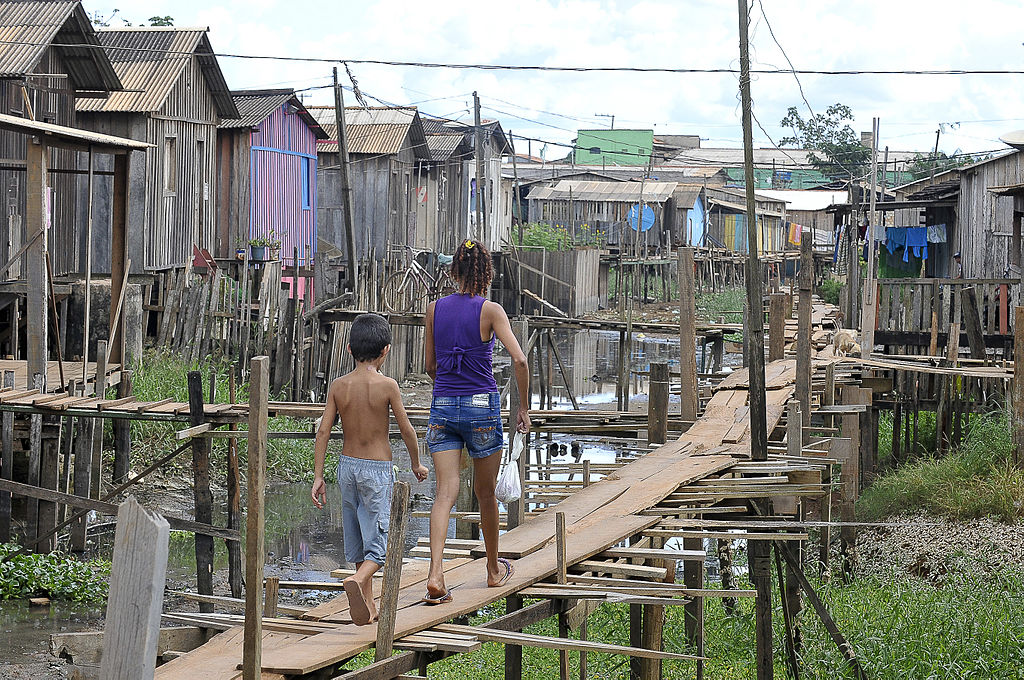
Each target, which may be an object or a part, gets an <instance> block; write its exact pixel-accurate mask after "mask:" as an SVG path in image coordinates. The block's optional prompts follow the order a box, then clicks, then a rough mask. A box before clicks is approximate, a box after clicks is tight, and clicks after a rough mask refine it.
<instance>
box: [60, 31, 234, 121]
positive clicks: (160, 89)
mask: <svg viewBox="0 0 1024 680" xmlns="http://www.w3.org/2000/svg"><path fill="white" fill-rule="evenodd" d="M97 35H98V36H99V39H100V42H101V43H102V45H103V49H104V50H105V51H106V53H107V55H108V56H109V57H110V61H111V62H112V63H113V64H114V70H115V71H116V72H117V75H118V76H119V77H120V79H121V82H122V83H123V84H124V87H125V90H126V91H125V92H118V93H114V94H111V95H110V96H109V97H107V98H106V99H91V100H89V99H81V100H79V101H78V102H76V108H77V109H78V110H79V111H106V112H131V113H152V112H155V111H158V110H160V108H161V107H162V106H163V104H164V102H165V101H166V100H167V97H168V95H170V93H171V90H172V89H173V88H174V86H175V85H176V84H177V82H178V79H179V78H180V77H181V74H182V73H183V72H184V70H185V67H186V66H188V64H189V60H190V59H192V58H193V57H195V58H197V59H198V60H199V65H200V67H201V68H202V70H203V76H204V79H205V80H206V85H207V87H209V88H210V94H211V95H212V96H213V99H214V102H215V103H216V105H217V111H218V113H220V115H221V117H222V118H237V117H238V109H237V108H235V102H234V100H233V99H232V98H231V92H230V91H229V90H228V86H227V82H225V80H224V74H223V73H222V72H221V70H220V65H219V64H218V63H217V58H216V57H215V56H214V55H213V48H212V47H211V46H210V41H209V39H208V38H207V35H206V29H203V28H171V27H153V26H148V27H141V28H119V29H109V30H101V31H99V32H98V33H97Z"/></svg>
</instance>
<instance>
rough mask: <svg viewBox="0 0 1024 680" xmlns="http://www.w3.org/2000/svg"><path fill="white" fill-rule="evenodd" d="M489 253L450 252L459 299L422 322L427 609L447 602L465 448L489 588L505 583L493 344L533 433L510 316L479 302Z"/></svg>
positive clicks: (522, 424) (435, 308) (508, 566)
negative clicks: (501, 350) (432, 488)
mask: <svg viewBox="0 0 1024 680" xmlns="http://www.w3.org/2000/svg"><path fill="white" fill-rule="evenodd" d="M492 275H493V270H492V267H491V254H490V253H489V252H488V251H487V248H485V247H484V246H483V244H481V243H478V242H476V241H465V242H463V243H462V244H461V245H460V246H459V247H458V249H457V250H456V251H455V258H454V260H453V261H452V278H453V279H455V282H456V283H457V284H458V286H459V289H460V292H458V293H455V294H454V295H449V296H448V297H444V298H441V299H440V300H437V301H436V302H432V303H430V305H429V306H428V307H427V319H426V343H425V344H426V347H425V352H426V367H427V373H428V374H429V375H430V377H431V378H433V379H434V398H433V401H432V402H431V405H430V423H429V425H428V426H427V447H428V448H429V449H430V453H431V455H432V456H433V458H434V475H435V477H436V478H437V491H436V493H435V495H434V506H433V508H432V509H431V511H430V574H429V576H428V577H427V595H426V597H424V598H423V601H424V602H427V603H428V604H443V603H445V602H451V601H452V594H451V591H450V590H449V589H448V588H447V587H446V586H445V583H444V573H443V571H442V564H441V556H442V554H443V553H444V543H445V539H446V538H447V537H448V523H449V521H450V518H451V512H452V508H453V507H454V506H455V500H456V498H457V497H458V495H459V469H460V467H461V459H462V449H463V448H465V449H466V450H467V451H469V456H470V459H471V460H472V461H473V470H474V473H475V480H474V487H473V490H474V492H475V493H476V497H477V500H478V501H479V502H480V531H481V533H482V534H483V536H484V548H485V549H486V551H487V585H488V586H492V587H496V586H500V585H503V584H504V583H506V582H507V581H508V580H509V579H510V578H511V577H512V572H513V567H512V563H511V562H509V561H508V560H504V559H498V501H497V499H495V497H494V485H495V482H496V481H497V479H498V468H499V467H500V465H501V450H502V448H503V445H504V440H503V435H502V428H501V399H500V398H499V395H498V386H497V384H496V383H495V381H494V367H493V363H492V355H493V352H494V340H495V338H497V339H498V340H500V341H501V344H502V345H504V346H505V349H506V350H507V351H508V353H509V355H510V356H511V357H512V364H513V366H514V367H515V374H516V383H517V384H518V386H519V397H520V398H519V403H520V404H522V406H521V408H520V409H519V412H518V413H517V414H516V429H517V430H518V431H520V432H529V431H530V413H529V403H530V402H529V398H528V390H529V381H530V369H529V365H528V364H527V361H526V355H525V354H523V350H522V348H520V347H519V343H518V342H517V341H516V336H515V335H514V334H513V333H512V326H511V324H509V321H508V316H507V315H506V314H505V310H504V309H502V308H501V306H500V305H498V304H496V303H494V302H489V301H487V300H486V299H485V298H484V296H485V295H486V294H487V289H488V288H490V285H491V277H492Z"/></svg>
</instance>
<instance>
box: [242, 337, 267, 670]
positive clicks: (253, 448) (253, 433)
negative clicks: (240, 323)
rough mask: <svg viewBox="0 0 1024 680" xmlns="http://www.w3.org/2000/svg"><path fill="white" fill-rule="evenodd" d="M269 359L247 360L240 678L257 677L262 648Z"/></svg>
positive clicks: (262, 357) (256, 358) (255, 358)
mask: <svg viewBox="0 0 1024 680" xmlns="http://www.w3.org/2000/svg"><path fill="white" fill-rule="evenodd" d="M269 368H270V359H269V358H268V357H265V356H261V357H254V358H253V359H252V361H251V362H250V363H249V370H250V375H249V437H248V446H247V450H248V455H247V458H248V459H249V460H248V469H249V478H248V503H247V505H246V510H245V629H244V632H243V636H244V637H243V643H242V678H243V680H260V678H261V676H262V673H261V671H260V668H261V663H260V662H261V657H262V647H263V619H262V613H263V602H262V596H263V561H264V559H265V558H266V552H265V548H264V543H263V538H264V537H263V512H264V507H263V490H264V488H265V487H266V481H267V394H268V392H269V387H270V386H269V382H270V377H269Z"/></svg>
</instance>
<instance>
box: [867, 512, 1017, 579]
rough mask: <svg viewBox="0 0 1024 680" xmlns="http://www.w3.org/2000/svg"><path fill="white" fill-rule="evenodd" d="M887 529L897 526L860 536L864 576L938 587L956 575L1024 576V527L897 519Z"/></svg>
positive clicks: (985, 521) (921, 517)
mask: <svg viewBox="0 0 1024 680" xmlns="http://www.w3.org/2000/svg"><path fill="white" fill-rule="evenodd" d="M886 524H890V525H895V526H889V527H884V528H883V527H879V528H867V529H862V530H861V531H860V532H859V536H858V538H857V573H858V574H859V575H861V576H878V577H884V576H888V575H891V574H892V573H893V572H896V573H902V574H911V575H913V576H917V577H919V578H923V579H927V580H930V581H935V582H937V581H941V580H942V577H943V576H944V575H945V574H948V573H950V572H954V571H974V572H980V573H986V574H991V573H995V572H999V571H1006V570H1011V571H1024V524H1013V525H1007V524H1002V523H1000V522H996V521H993V520H989V519H980V520H974V521H971V522H952V521H948V520H944V519H941V518H936V517H930V516H925V515H909V516H900V517H892V518H889V519H888V520H887V521H886Z"/></svg>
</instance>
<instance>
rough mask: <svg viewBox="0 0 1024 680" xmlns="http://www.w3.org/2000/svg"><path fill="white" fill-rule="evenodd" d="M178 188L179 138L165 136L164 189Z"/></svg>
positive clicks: (173, 190) (175, 189)
mask: <svg viewBox="0 0 1024 680" xmlns="http://www.w3.org/2000/svg"><path fill="white" fill-rule="evenodd" d="M177 190H178V139H177V137H165V138H164V191H168V192H170V193H174V192H175V191H177Z"/></svg>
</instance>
